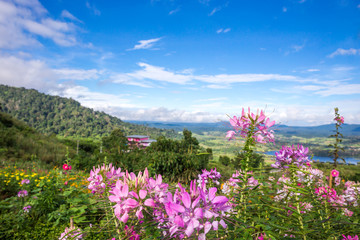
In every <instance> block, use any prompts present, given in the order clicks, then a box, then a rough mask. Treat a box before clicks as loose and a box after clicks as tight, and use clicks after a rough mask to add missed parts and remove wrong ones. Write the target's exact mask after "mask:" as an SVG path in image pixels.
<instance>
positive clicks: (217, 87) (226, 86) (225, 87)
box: [206, 84, 230, 89]
mask: <svg viewBox="0 0 360 240" xmlns="http://www.w3.org/2000/svg"><path fill="white" fill-rule="evenodd" d="M206 87H207V88H211V89H229V88H230V86H228V85H224V84H223V85H218V84H210V85H207V86H206Z"/></svg>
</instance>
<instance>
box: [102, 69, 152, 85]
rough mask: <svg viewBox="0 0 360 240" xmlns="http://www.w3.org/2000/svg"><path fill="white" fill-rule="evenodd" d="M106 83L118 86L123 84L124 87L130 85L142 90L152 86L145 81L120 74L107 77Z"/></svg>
mask: <svg viewBox="0 0 360 240" xmlns="http://www.w3.org/2000/svg"><path fill="white" fill-rule="evenodd" d="M108 81H110V82H113V83H118V84H125V85H132V86H138V87H143V88H152V87H153V86H152V85H151V84H150V83H147V82H145V81H142V82H140V81H138V80H136V79H134V78H132V77H130V76H128V75H127V74H126V73H125V74H123V73H120V74H113V75H112V76H110V77H109V79H108Z"/></svg>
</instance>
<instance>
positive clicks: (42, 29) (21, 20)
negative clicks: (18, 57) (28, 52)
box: [0, 0, 76, 49]
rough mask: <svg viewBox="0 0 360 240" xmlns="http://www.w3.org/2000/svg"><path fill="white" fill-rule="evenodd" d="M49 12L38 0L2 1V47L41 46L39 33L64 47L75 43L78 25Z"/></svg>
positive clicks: (0, 4)
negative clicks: (55, 17) (52, 15)
mask: <svg viewBox="0 0 360 240" xmlns="http://www.w3.org/2000/svg"><path fill="white" fill-rule="evenodd" d="M47 14H48V12H47V10H46V9H45V8H44V7H43V6H42V5H41V4H40V3H39V2H38V1H37V0H33V1H27V0H22V1H18V0H17V1H7V2H4V1H0V36H1V38H0V48H5V49H14V48H18V47H23V46H41V43H40V42H39V41H38V39H37V37H39V36H40V37H43V38H48V39H51V40H53V41H54V42H55V43H56V44H58V45H61V46H72V45H75V44H76V38H75V36H74V35H73V33H74V32H75V27H74V25H73V24H72V23H68V22H63V21H59V20H54V19H52V18H49V17H47Z"/></svg>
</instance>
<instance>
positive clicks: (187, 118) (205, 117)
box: [111, 107, 226, 122]
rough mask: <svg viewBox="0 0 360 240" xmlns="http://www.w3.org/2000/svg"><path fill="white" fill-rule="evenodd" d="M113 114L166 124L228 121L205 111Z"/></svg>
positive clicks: (118, 111) (145, 110)
mask: <svg viewBox="0 0 360 240" xmlns="http://www.w3.org/2000/svg"><path fill="white" fill-rule="evenodd" d="M111 114H112V115H114V116H117V117H119V118H120V119H122V120H125V121H126V120H142V121H165V122H218V121H219V120H220V119H222V120H224V119H226V116H225V115H224V114H216V113H210V112H205V111H185V110H179V109H168V108H164V107H160V108H140V109H121V108H113V109H111Z"/></svg>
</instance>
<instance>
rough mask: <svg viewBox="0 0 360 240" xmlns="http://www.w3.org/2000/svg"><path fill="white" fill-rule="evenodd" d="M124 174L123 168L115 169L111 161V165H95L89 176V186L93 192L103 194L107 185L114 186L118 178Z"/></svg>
mask: <svg viewBox="0 0 360 240" xmlns="http://www.w3.org/2000/svg"><path fill="white" fill-rule="evenodd" d="M124 174H125V173H124V172H122V171H121V168H118V169H115V167H113V166H112V164H111V163H110V164H109V165H105V164H103V165H102V166H101V167H100V166H98V167H97V168H95V167H93V169H92V170H91V171H90V177H89V178H88V181H89V182H90V183H89V185H88V188H89V189H90V190H91V192H92V193H93V194H102V193H103V192H104V191H105V188H106V186H109V187H110V188H111V187H113V186H114V185H115V182H116V180H118V179H119V178H120V177H122V176H124Z"/></svg>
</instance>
